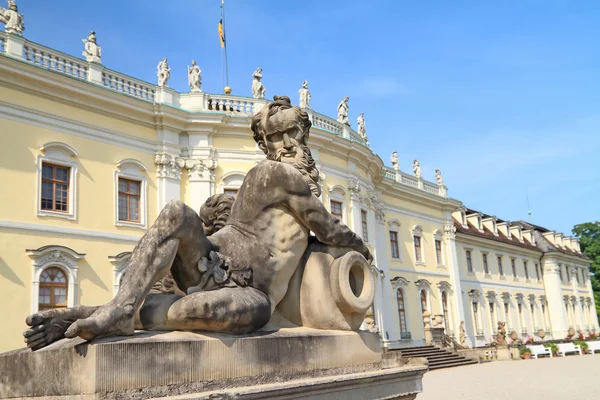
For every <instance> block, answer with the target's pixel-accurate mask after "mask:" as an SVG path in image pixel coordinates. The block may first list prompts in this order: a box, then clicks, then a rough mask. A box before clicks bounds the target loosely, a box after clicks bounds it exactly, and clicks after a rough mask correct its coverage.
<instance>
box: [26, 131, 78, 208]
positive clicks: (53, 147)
mask: <svg viewBox="0 0 600 400" xmlns="http://www.w3.org/2000/svg"><path fill="white" fill-rule="evenodd" d="M40 152H41V153H42V154H40V155H38V157H37V179H36V184H37V188H36V193H37V199H36V204H35V208H36V215H37V216H38V217H56V218H65V219H69V220H76V219H77V181H78V173H77V172H78V168H77V165H78V164H77V161H75V160H73V159H72V158H76V157H77V156H78V155H77V152H76V151H75V150H74V149H73V148H72V147H71V146H69V145H68V144H66V143H62V142H49V143H46V144H44V145H43V146H41V147H40ZM44 163H49V164H54V165H59V166H62V167H68V168H69V197H68V202H69V207H68V210H67V211H66V212H60V211H52V210H42V166H43V164H44Z"/></svg>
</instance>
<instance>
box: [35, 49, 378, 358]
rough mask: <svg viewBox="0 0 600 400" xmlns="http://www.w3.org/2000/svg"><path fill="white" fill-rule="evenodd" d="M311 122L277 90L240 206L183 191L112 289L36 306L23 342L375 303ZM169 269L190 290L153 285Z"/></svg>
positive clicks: (247, 324)
mask: <svg viewBox="0 0 600 400" xmlns="http://www.w3.org/2000/svg"><path fill="white" fill-rule="evenodd" d="M163 61H164V62H165V63H166V60H163ZM159 71H160V68H159ZM310 127H311V122H310V120H309V118H308V114H307V113H306V112H304V111H302V110H301V109H299V108H298V107H294V106H292V105H291V103H290V99H289V98H288V97H277V96H275V97H274V101H273V102H272V103H269V104H268V105H266V106H265V107H264V108H262V109H261V110H260V111H259V112H258V113H257V114H255V115H254V116H253V117H252V123H251V129H252V134H253V137H254V140H255V141H256V142H257V144H258V147H259V148H260V149H261V150H262V151H263V152H264V153H265V154H266V156H267V158H266V160H264V161H262V162H260V163H259V164H258V165H257V166H255V167H254V168H253V169H251V170H250V171H249V172H248V175H247V176H246V178H245V180H244V182H243V184H242V186H241V188H240V190H239V192H238V195H237V198H236V199H235V201H234V202H233V204H231V198H230V197H229V196H227V195H217V196H213V197H211V198H209V200H208V201H207V202H206V203H205V204H204V205H203V206H202V209H201V212H200V215H201V216H198V214H196V212H195V211H194V210H193V209H192V208H190V207H188V206H187V205H185V204H184V203H182V202H180V201H171V202H170V203H168V204H167V205H166V206H165V208H164V209H163V210H162V212H161V213H160V215H159V216H158V218H157V220H156V222H155V223H154V225H153V226H152V227H151V228H150V229H149V230H148V231H147V233H146V234H145V235H144V236H143V237H142V239H141V240H140V241H139V242H138V244H137V245H136V247H135V249H134V250H133V253H132V255H131V259H130V262H129V266H128V269H127V272H126V273H125V276H124V278H123V281H122V283H121V286H120V289H119V292H118V293H117V295H116V296H115V298H114V299H113V300H111V301H110V302H108V303H107V304H105V305H103V306H93V307H92V306H77V307H74V308H67V309H52V310H45V311H41V312H38V313H35V314H32V315H30V316H29V317H27V321H26V322H27V324H28V325H29V326H30V327H31V328H30V329H28V330H27V331H25V332H24V336H25V341H26V342H27V345H28V346H29V347H30V348H31V349H33V350H36V349H40V348H42V347H44V346H47V345H48V344H50V343H52V342H54V341H56V340H59V339H61V338H63V337H67V338H74V337H76V336H79V337H82V338H84V339H88V340H90V339H94V338H99V337H104V336H114V335H131V334H133V332H134V328H137V329H145V330H207V331H213V332H227V333H246V332H252V331H255V330H257V329H259V328H261V327H263V326H264V325H265V324H267V323H268V322H269V321H270V320H271V321H272V323H275V322H276V321H282V320H283V321H285V320H287V321H288V323H290V322H291V323H293V324H296V325H302V326H309V327H312V328H321V329H343V330H354V329H358V327H359V326H360V324H361V323H362V321H363V320H364V317H365V314H366V311H367V310H368V308H369V307H370V306H371V303H372V301H373V295H374V281H373V277H372V274H371V271H370V262H371V260H372V256H371V254H370V252H369V250H368V248H367V247H366V245H365V243H364V242H363V240H362V239H361V238H360V237H359V236H358V235H356V234H355V233H354V232H352V231H351V230H350V229H349V228H348V227H347V226H346V225H344V224H343V223H342V222H341V221H340V220H339V219H338V218H337V217H335V216H333V215H332V214H330V213H329V212H328V211H327V209H325V207H324V206H323V203H322V202H321V201H320V200H319V198H318V196H319V195H320V194H321V189H320V187H319V185H318V180H319V172H318V170H317V168H316V166H315V161H314V160H313V158H312V156H311V152H310V149H309V148H308V146H307V142H308V138H309V132H310ZM265 193H268V195H265ZM224 221H226V222H224ZM309 232H313V233H314V235H315V237H311V236H310V235H309ZM207 233H209V234H210V236H207ZM357 271H360V273H357ZM169 275H170V276H172V279H173V280H174V282H175V284H176V286H177V288H178V289H179V290H180V291H181V292H183V293H187V295H185V296H181V295H179V294H177V293H181V292H179V291H177V292H175V291H167V292H158V293H155V292H151V289H152V287H153V285H154V284H155V283H156V282H157V281H161V280H162V279H165V277H169ZM351 281H352V282H354V285H351V283H350V282H351ZM168 286H169V285H163V287H168ZM357 288H360V289H357ZM275 317H276V318H275Z"/></svg>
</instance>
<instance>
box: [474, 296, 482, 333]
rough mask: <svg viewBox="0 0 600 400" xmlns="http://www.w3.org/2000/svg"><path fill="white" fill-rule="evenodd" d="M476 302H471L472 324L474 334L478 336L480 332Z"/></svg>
mask: <svg viewBox="0 0 600 400" xmlns="http://www.w3.org/2000/svg"><path fill="white" fill-rule="evenodd" d="M477 305H478V304H477V302H473V322H474V325H475V334H477V335H479V333H480V332H481V331H480V329H479V312H478V310H477Z"/></svg>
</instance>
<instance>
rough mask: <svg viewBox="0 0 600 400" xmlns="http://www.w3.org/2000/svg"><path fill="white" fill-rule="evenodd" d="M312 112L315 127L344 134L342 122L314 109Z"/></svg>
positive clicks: (340, 134)
mask: <svg viewBox="0 0 600 400" xmlns="http://www.w3.org/2000/svg"><path fill="white" fill-rule="evenodd" d="M310 114H311V115H312V124H313V126H314V127H315V128H319V129H323V130H325V131H328V132H331V133H335V134H336V135H339V136H342V134H343V131H344V128H343V127H342V124H341V123H339V122H338V121H335V120H333V119H331V118H329V117H326V116H324V115H321V114H318V113H316V112H314V111H311V112H310Z"/></svg>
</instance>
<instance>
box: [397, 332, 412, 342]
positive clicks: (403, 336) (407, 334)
mask: <svg viewBox="0 0 600 400" xmlns="http://www.w3.org/2000/svg"><path fill="white" fill-rule="evenodd" d="M400 339H401V340H411V339H412V335H411V333H410V332H400Z"/></svg>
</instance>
